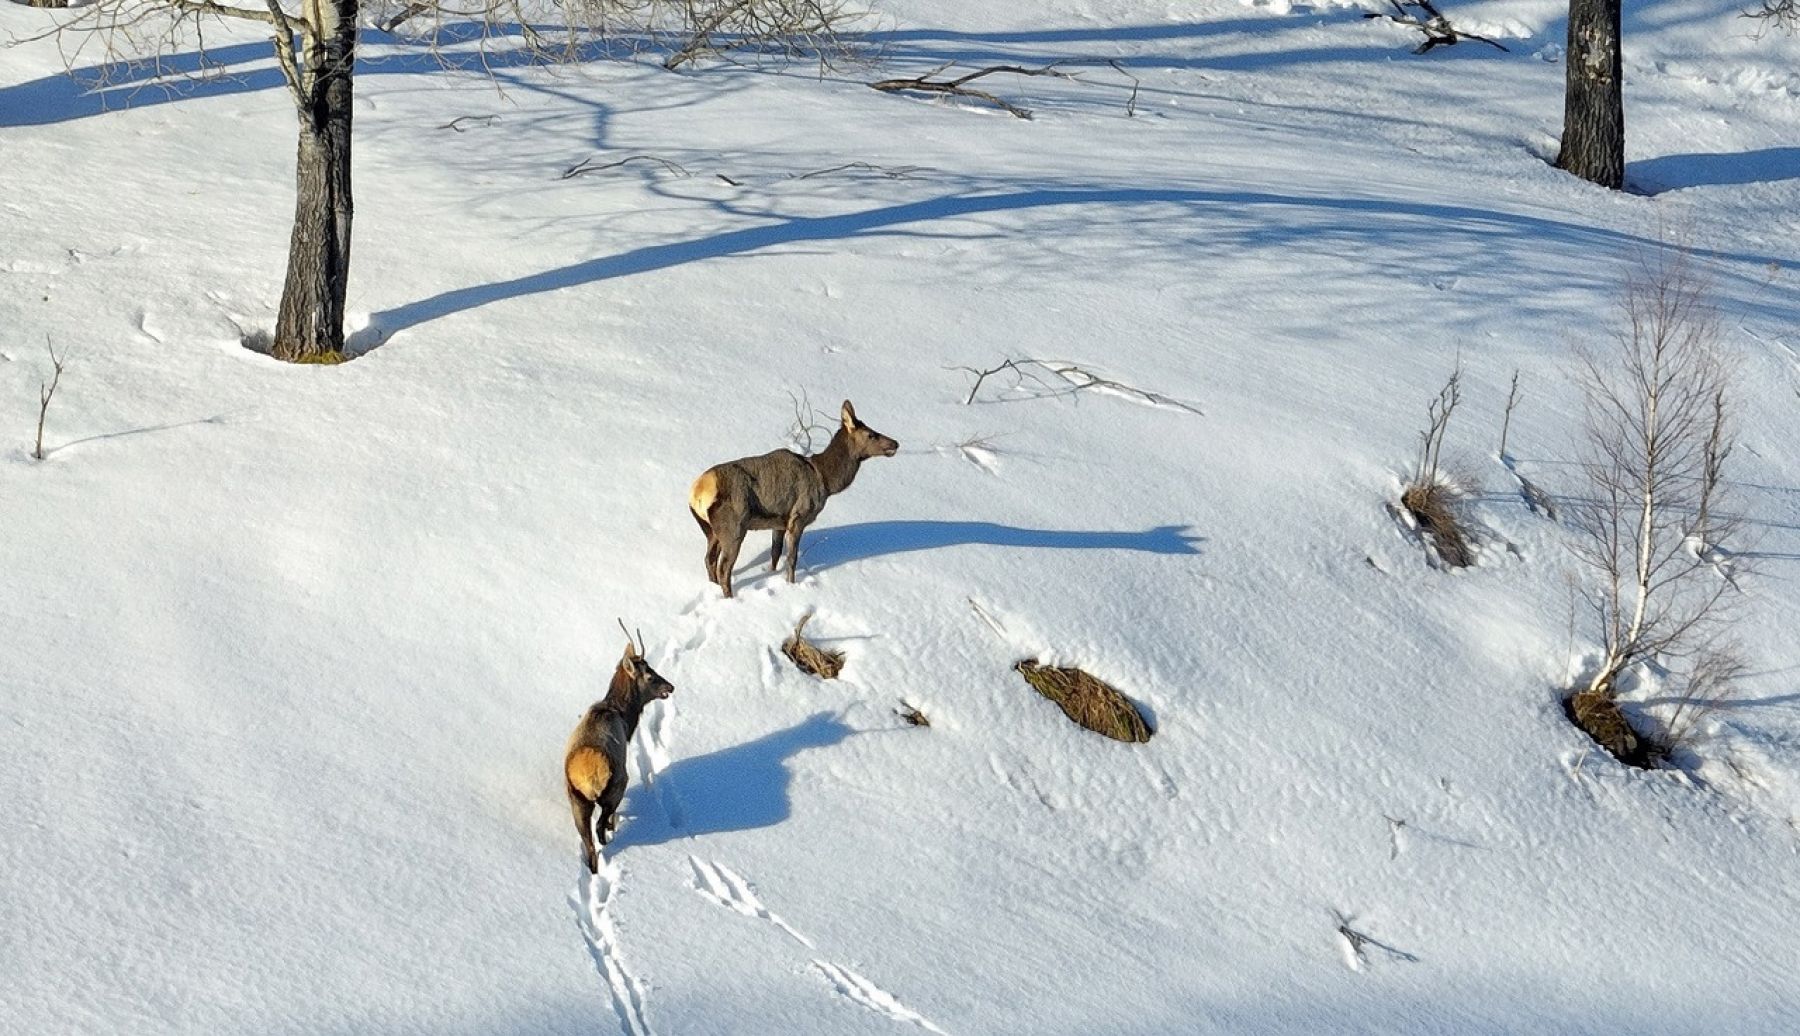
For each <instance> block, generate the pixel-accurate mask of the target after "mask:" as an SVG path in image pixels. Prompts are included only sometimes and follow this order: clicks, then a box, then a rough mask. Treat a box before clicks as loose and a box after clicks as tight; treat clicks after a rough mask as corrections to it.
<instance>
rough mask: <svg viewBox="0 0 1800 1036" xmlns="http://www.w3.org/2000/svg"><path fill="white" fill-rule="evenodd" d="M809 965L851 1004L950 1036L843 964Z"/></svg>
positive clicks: (927, 1030) (892, 995)
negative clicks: (851, 1002)
mask: <svg viewBox="0 0 1800 1036" xmlns="http://www.w3.org/2000/svg"><path fill="white" fill-rule="evenodd" d="M812 963H813V967H814V968H816V969H817V970H818V972H819V974H820V975H822V976H824V978H825V981H827V982H829V983H831V985H832V988H834V989H836V990H837V991H838V993H839V994H841V995H843V996H845V997H848V998H849V999H850V1000H851V1001H853V1002H855V1003H857V1004H860V1005H861V1006H863V1007H866V1008H868V1009H869V1010H871V1011H874V1012H875V1013H876V1014H882V1015H886V1016H887V1017H889V1018H892V1019H893V1020H894V1021H897V1022H908V1023H911V1024H913V1025H916V1026H918V1027H919V1028H921V1029H924V1030H925V1031H926V1032H935V1033H939V1034H940V1036H949V1034H947V1033H945V1032H944V1030H942V1029H940V1028H938V1027H937V1026H935V1025H933V1024H931V1020H930V1019H928V1018H926V1017H925V1016H924V1015H922V1014H920V1013H919V1012H917V1011H914V1010H912V1009H911V1008H909V1007H907V1006H906V1005H905V1004H902V1003H901V1002H900V1001H899V1000H898V999H897V998H896V997H895V996H894V994H892V993H889V992H888V991H887V990H885V989H882V988H881V987H880V986H878V985H876V984H875V983H873V982H870V981H869V980H868V979H866V978H863V977H862V976H861V975H858V974H857V973H856V972H854V971H851V970H850V969H849V968H846V967H844V966H843V965H842V964H833V963H831V962H830V961H823V960H815V961H813V962H812Z"/></svg>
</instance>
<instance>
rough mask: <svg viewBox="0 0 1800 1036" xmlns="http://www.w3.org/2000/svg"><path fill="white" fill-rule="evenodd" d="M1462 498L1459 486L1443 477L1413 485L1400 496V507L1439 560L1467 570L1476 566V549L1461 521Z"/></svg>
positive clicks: (1462, 492)
mask: <svg viewBox="0 0 1800 1036" xmlns="http://www.w3.org/2000/svg"><path fill="white" fill-rule="evenodd" d="M1465 495H1466V494H1465V492H1464V490H1463V487H1462V486H1461V484H1459V483H1457V482H1455V481H1450V480H1445V479H1442V478H1439V479H1437V480H1435V481H1432V482H1414V483H1413V484H1412V485H1410V486H1407V487H1406V489H1405V491H1404V492H1402V493H1401V494H1400V506H1402V507H1404V508H1406V513H1407V514H1410V515H1412V519H1413V521H1415V522H1417V523H1418V526H1419V532H1420V533H1421V534H1422V535H1424V536H1425V538H1426V540H1427V542H1429V543H1430V544H1431V548H1432V549H1433V550H1435V551H1437V556H1438V559H1439V560H1440V561H1442V562H1443V563H1444V564H1446V565H1449V566H1450V567H1452V568H1468V567H1469V566H1470V565H1472V564H1474V563H1475V550H1474V547H1473V546H1472V545H1471V544H1470V543H1469V534H1468V532H1467V531H1466V530H1465V528H1464V522H1463V519H1462V503H1463V499H1464V497H1465Z"/></svg>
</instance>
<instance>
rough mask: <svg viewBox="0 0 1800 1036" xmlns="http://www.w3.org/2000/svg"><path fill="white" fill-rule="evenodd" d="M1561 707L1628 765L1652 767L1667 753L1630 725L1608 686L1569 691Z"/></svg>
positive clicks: (1571, 718)
mask: <svg viewBox="0 0 1800 1036" xmlns="http://www.w3.org/2000/svg"><path fill="white" fill-rule="evenodd" d="M1563 707H1564V708H1565V709H1566V710H1567V711H1568V714H1569V721H1570V722H1571V723H1574V724H1575V725H1576V726H1577V727H1580V728H1581V729H1582V730H1583V731H1584V732H1585V733H1586V734H1587V736H1589V737H1591V738H1593V739H1594V743H1595V744H1597V745H1599V746H1600V747H1601V748H1604V749H1606V750H1607V751H1608V752H1610V753H1612V755H1613V758H1615V759H1617V760H1619V761H1620V762H1622V763H1625V764H1626V765H1628V766H1636V767H1638V768H1639V769H1644V770H1649V769H1653V768H1654V767H1655V766H1656V765H1657V764H1658V763H1659V762H1661V761H1662V760H1663V758H1664V757H1665V756H1666V755H1667V754H1668V753H1667V749H1666V748H1664V746H1662V745H1661V744H1658V743H1657V742H1656V741H1654V740H1652V739H1651V738H1647V737H1644V736H1643V735H1642V734H1639V733H1638V732H1637V731H1636V730H1635V729H1633V728H1632V726H1631V721H1630V720H1628V719H1626V718H1625V713H1624V712H1623V711H1622V710H1620V708H1619V702H1618V700H1617V699H1616V698H1614V697H1613V695H1612V692H1611V690H1610V689H1608V688H1602V689H1600V690H1594V691H1579V692H1577V693H1575V694H1571V695H1570V696H1569V697H1568V698H1567V699H1565V700H1564V701H1563Z"/></svg>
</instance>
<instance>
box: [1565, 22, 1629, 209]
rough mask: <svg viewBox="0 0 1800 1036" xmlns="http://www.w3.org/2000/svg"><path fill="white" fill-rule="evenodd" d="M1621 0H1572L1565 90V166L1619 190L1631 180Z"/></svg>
mask: <svg viewBox="0 0 1800 1036" xmlns="http://www.w3.org/2000/svg"><path fill="white" fill-rule="evenodd" d="M1620 3H1621V0H1569V53H1568V55H1567V56H1566V57H1565V58H1564V62H1565V64H1566V65H1567V76H1568V85H1567V87H1566V88H1565V90H1564V95H1563V137H1562V152H1561V153H1560V154H1558V155H1557V156H1556V165H1557V168H1559V169H1567V170H1568V171H1569V172H1571V173H1574V174H1575V175H1576V176H1579V177H1581V178H1582V179H1583V180H1592V181H1593V182H1594V183H1597V184H1599V185H1600V186H1602V187H1610V188H1612V189H1613V190H1615V191H1616V190H1618V189H1619V188H1621V187H1624V186H1625V95H1624V79H1625V74H1624V64H1623V62H1622V60H1621V58H1620V54H1619V37H1620V30H1619V8H1620Z"/></svg>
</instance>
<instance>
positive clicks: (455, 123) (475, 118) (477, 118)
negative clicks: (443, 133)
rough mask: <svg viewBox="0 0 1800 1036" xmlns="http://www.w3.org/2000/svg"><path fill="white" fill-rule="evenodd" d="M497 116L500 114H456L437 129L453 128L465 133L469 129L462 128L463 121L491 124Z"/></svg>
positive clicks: (482, 124)
mask: <svg viewBox="0 0 1800 1036" xmlns="http://www.w3.org/2000/svg"><path fill="white" fill-rule="evenodd" d="M499 117H500V116H498V115H458V116H457V117H456V118H454V119H451V120H450V121H449V122H446V123H444V124H443V125H442V126H439V127H438V129H447V130H455V131H456V132H458V133H467V132H469V131H468V130H466V129H463V128H462V124H463V123H465V122H473V123H477V124H479V125H481V126H492V125H493V124H494V120H495V119H498V118H499Z"/></svg>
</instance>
